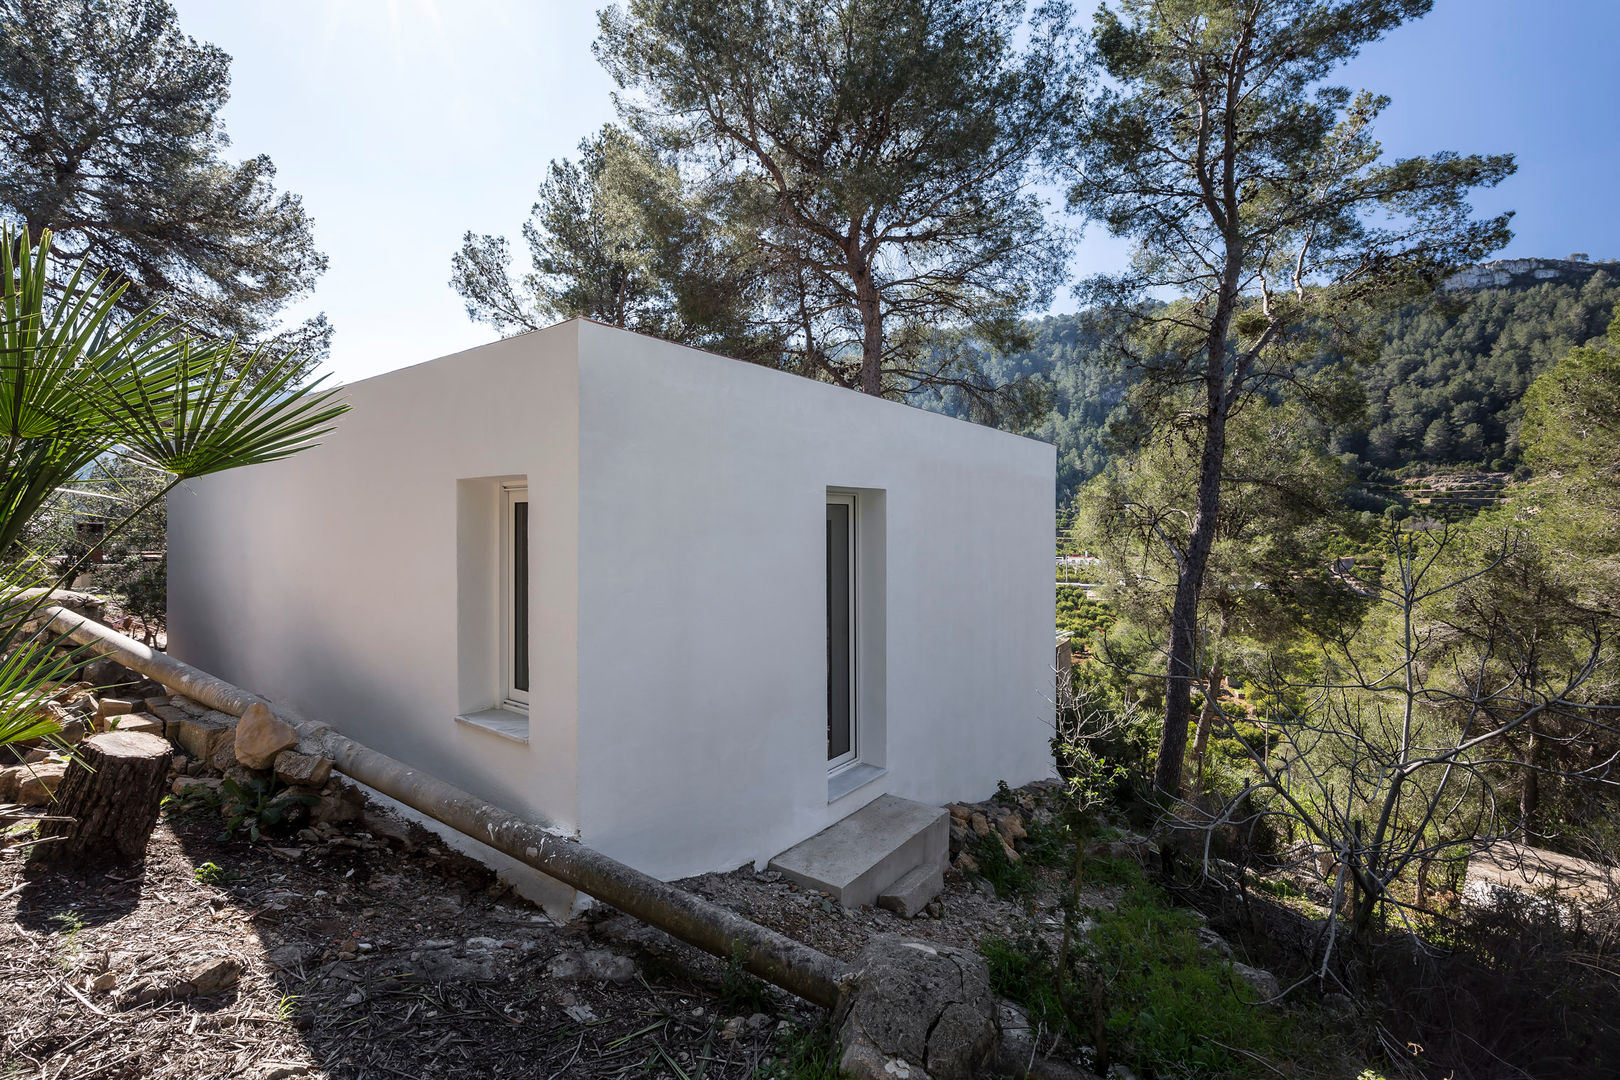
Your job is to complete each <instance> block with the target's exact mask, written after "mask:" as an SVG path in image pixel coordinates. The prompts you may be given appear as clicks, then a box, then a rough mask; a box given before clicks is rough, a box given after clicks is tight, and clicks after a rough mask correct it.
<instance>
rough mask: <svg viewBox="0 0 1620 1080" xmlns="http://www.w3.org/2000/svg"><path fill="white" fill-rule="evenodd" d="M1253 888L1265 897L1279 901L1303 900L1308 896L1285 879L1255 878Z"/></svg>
mask: <svg viewBox="0 0 1620 1080" xmlns="http://www.w3.org/2000/svg"><path fill="white" fill-rule="evenodd" d="M1254 887H1255V888H1256V889H1257V890H1259V891H1260V892H1263V893H1265V894H1266V895H1267V896H1275V897H1277V898H1278V899H1279V900H1304V899H1306V898H1307V896H1308V894H1307V893H1306V892H1305V890H1304V889H1302V888H1300V887H1299V886H1298V885H1296V884H1294V883H1293V882H1292V881H1290V880H1288V879H1287V878H1271V877H1257V878H1255V879H1254Z"/></svg>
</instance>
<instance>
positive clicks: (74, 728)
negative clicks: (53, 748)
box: [56, 716, 90, 746]
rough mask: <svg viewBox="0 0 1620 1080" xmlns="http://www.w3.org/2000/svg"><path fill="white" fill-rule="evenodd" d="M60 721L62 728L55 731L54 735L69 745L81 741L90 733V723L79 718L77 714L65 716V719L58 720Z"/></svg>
mask: <svg viewBox="0 0 1620 1080" xmlns="http://www.w3.org/2000/svg"><path fill="white" fill-rule="evenodd" d="M60 723H61V725H62V730H60V731H58V732H57V733H56V737H57V738H58V739H61V740H62V741H63V742H65V743H67V744H68V745H69V746H72V745H74V744H76V743H81V742H83V741H84V738H85V736H86V735H89V734H90V725H89V724H87V723H85V722H84V721H83V720H81V719H79V718H78V717H77V716H70V717H67V718H66V719H64V720H62V721H60Z"/></svg>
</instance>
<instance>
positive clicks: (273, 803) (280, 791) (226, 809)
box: [220, 776, 320, 842]
mask: <svg viewBox="0 0 1620 1080" xmlns="http://www.w3.org/2000/svg"><path fill="white" fill-rule="evenodd" d="M220 796H221V799H220V811H221V813H222V814H223V815H224V817H225V836H226V837H234V836H235V835H236V834H237V833H238V832H244V831H245V832H246V833H247V837H248V839H249V840H250V841H255V842H256V841H258V839H259V837H260V835H261V834H265V833H270V832H274V831H275V830H277V829H279V828H280V827H281V826H282V825H284V824H287V823H288V822H289V821H290V820H291V819H292V818H293V816H294V815H295V814H296V813H297V812H298V811H299V810H301V809H304V808H307V807H310V806H314V805H315V804H316V803H317V802H319V801H320V800H319V799H317V798H316V797H315V796H313V795H304V794H300V793H298V792H294V791H292V790H290V789H288V788H286V787H285V786H284V785H282V784H280V783H279V782H278V781H277V780H276V778H275V777H273V776H271V777H266V778H262V779H261V778H259V777H249V778H248V779H246V780H242V781H237V780H236V779H234V778H230V777H227V778H226V779H225V781H224V782H223V783H222V784H220Z"/></svg>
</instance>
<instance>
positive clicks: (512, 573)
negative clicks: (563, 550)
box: [501, 484, 529, 712]
mask: <svg viewBox="0 0 1620 1080" xmlns="http://www.w3.org/2000/svg"><path fill="white" fill-rule="evenodd" d="M501 607H502V611H501V683H502V690H503V694H502V700H501V704H502V705H503V706H504V707H506V708H509V709H521V710H523V711H524V712H527V711H528V708H529V489H528V487H527V486H526V485H521V484H503V485H502V487H501Z"/></svg>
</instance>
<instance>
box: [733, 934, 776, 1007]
mask: <svg viewBox="0 0 1620 1080" xmlns="http://www.w3.org/2000/svg"><path fill="white" fill-rule="evenodd" d="M743 957H744V952H743V947H742V945H741V944H738V945H736V946H734V947H733V948H732V950H731V955H730V956H729V957H727V958H726V967H725V970H724V971H723V972H721V974H720V1004H721V1005H722V1006H724V1007H725V1008H727V1009H729V1010H730V1011H731V1012H733V1013H740V1014H753V1013H759V1012H769V1011H770V1010H771V1009H772V1008H773V1007H774V1005H775V1000H774V998H773V996H772V994H771V988H770V987H769V986H766V985H765V984H764V983H763V982H761V981H760V980H759V979H757V978H755V977H754V976H753V975H750V974H749V973H748V969H747V968H745V967H743Z"/></svg>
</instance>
